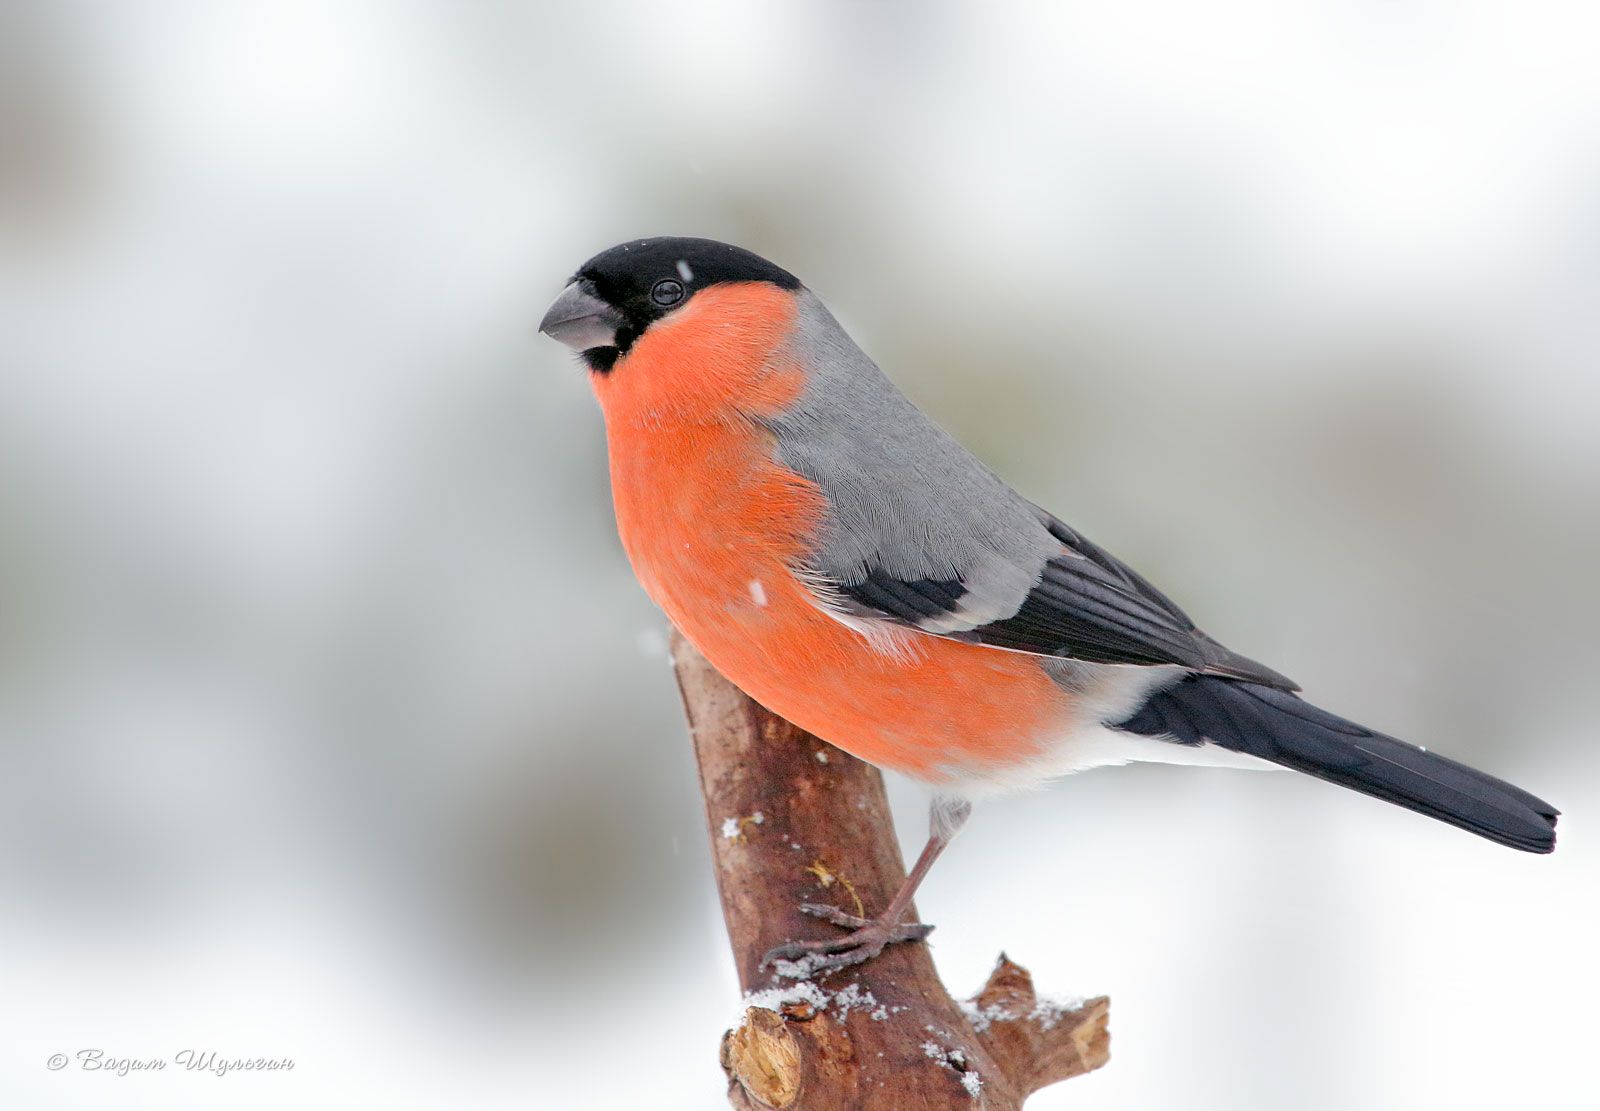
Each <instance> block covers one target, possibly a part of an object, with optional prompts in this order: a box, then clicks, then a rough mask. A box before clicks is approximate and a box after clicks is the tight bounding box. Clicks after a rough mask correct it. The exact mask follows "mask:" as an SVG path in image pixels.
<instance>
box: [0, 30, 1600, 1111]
mask: <svg viewBox="0 0 1600 1111" xmlns="http://www.w3.org/2000/svg"><path fill="white" fill-rule="evenodd" d="M0 13H3V14H0V20H3V22H0V306H3V308H0V312H3V317H0V983H3V984H4V985H5V995H6V999H7V1006H6V1007H5V1008H3V1009H0V1015H3V1017H0V1035H3V1037H0V1044H3V1045H4V1049H3V1050H0V1103H3V1104H4V1105H5V1106H7V1107H19V1108H34V1107H90V1108H92V1107H107V1108H110V1107H116V1108H162V1109H167V1108H181V1107H207V1108H210V1107H218V1106H228V1107H239V1108H278V1107H282V1106H286V1105H294V1106H300V1107H307V1108H322V1107H329V1108H342V1107H348V1106H352V1105H361V1106H382V1107H390V1108H438V1107H470V1108H475V1109H478V1108H482V1109H495V1108H527V1107H540V1108H543V1107H550V1108H589V1107H601V1108H612V1107H616V1108H627V1107H639V1106H645V1105H647V1104H648V1105H649V1106H651V1107H681V1108H694V1109H700V1108H714V1107H718V1106H722V1094H721V1092H722V1082H721V1075H720V1072H719V1070H718V1068H717V1065H716V1046H717V1039H718V1036H719V1034H720V1033H721V1031H722V1029H723V1027H724V1025H725V1023H726V1022H727V1021H728V1020H729V1019H730V1018H731V1017H732V1016H733V1015H734V1014H735V1013H736V1002H737V988H736V985H735V982H734V978H733V974H732V969H731V965H730V961H729V959H728V956H727V953H726V951H725V948H724V939H723V936H722V932H721V922H720V917H719V913H718V907H717V903H716V898H715V894H714V892H713V890H712V883H711V872H710V868H709V863H708V859H707V851H706V844H705V832H704V830H703V828H702V819H701V812H700V806H699V800H698V796H697V793H696V789H695V781H694V773H693V768H692V765H691V760H690V754H689V748H688V744H687V742H686V740H685V737H684V730H683V726H682V724H681V720H680V715H679V709H678V704H677V698H676V693H675V690H674V687H673V684H672V679H671V673H670V670H669V669H668V667H667V666H666V663H665V660H664V657H663V652H662V646H663V644H664V638H663V635H662V631H663V623H662V619H661V618H660V616H659V615H658V614H657V613H656V612H655V611H654V610H653V609H652V607H651V606H650V604H649V603H648V601H647V600H646V599H645V597H644V596H643V594H642V593H641V592H640V590H639V589H638V588H637V587H636V586H635V584H634V582H633V579H632V577H631V575H630V573H629V570H628V568H627V566H626V564H625V561H624V560H623V558H622V555H621V552H620V549H619V547H618V544H617V541H616V538H615V535H614V532H613V526H612V522H611V517H610V508H609V505H608V500H607V481H606V475H605V459H604V453H603V444H602V432H601V425H600V420H599V416H598V413H597V412H596V411H595V409H594V406H593V403H592V401H591V399H590V398H589V396H588V387H587V385H586V383H585V381H584V376H583V374H582V372H581V371H580V369H579V367H578V366H577V365H576V363H575V361H574V360H573V359H572V358H571V357H570V356H569V355H568V354H567V353H566V352H565V351H564V350H563V349H561V348H559V347H558V346H557V345H556V344H554V343H551V342H549V341H545V340H542V339H540V338H538V337H536V336H535V334H534V331H533V329H534V323H535V322H536V321H537V319H538V317H539V314H540V313H541V311H542V310H543V308H544V307H545V305H546V303H547V302H548V300H549V299H550V298H551V297H552V296H554V294H555V293H556V292H557V291H558V290H559V289H560V288H561V286H562V284H563V282H564V279H565V277H566V275H567V274H569V273H570V272H571V271H572V270H573V269H574V268H575V267H576V265H577V264H578V263H579V262H581V261H582V260H583V259H584V258H586V257H587V256H588V255H590V254H592V253H593V252H595V251H597V250H600V249H602V248H604V247H606V246H609V245H611V244H612V243H614V242H617V241H619V240H621V239H624V238H628V237H633V236H640V235H652V234H698V235H708V236H712V237H715V238H721V239H727V240H732V241H735V242H738V243H741V244H743V245H746V246H748V247H750V248H752V249H754V250H756V251H758V252H760V253H762V254H765V255H767V256H769V257H771V258H773V259H775V260H776V261H778V262H779V263H780V264H782V265H784V266H786V267H788V268H790V269H792V270H793V271H795V272H796V273H797V274H799V275H800V276H801V277H802V278H803V279H804V280H805V281H807V283H808V284H810V285H811V286H812V287H813V288H814V289H816V290H818V291H819V292H820V293H821V294H822V295H823V297H824V298H825V299H826V300H827V301H828V302H829V304H830V305H831V306H832V307H833V309H834V310H835V312H836V313H837V314H838V315H839V316H840V318H841V319H842V320H843V321H844V322H845V324H846V326H847V327H848V328H850V329H851V330H852V332H853V333H854V334H855V336H856V338H857V339H858V340H859V341H860V342H861V343H862V345H863V346H864V347H865V348H866V349H867V350H868V351H869V352H870V353H872V354H873V355H874V356H875V357H876V358H877V359H878V361H879V362H880V363H881V364H882V365H883V366H884V368H885V369H886V370H887V371H888V372H889V373H890V375H891V376H892V377H894V378H895V379H896V380H897V381H898V382H899V383H900V384H901V385H902V386H903V387H904V388H905V389H906V390H907V392H909V393H910V394H911V395H912V396H913V397H914V398H915V399H917V400H918V401H919V402H920V403H922V404H923V405H924V406H925V407H926V408H927V409H929V410H930V411H931V412H933V413H934V415H935V416H936V417H938V418H939V419H941V420H942V421H943V422H945V423H946V424H947V425H948V426H949V427H951V429H952V430H953V431H954V432H956V434H957V435H958V436H959V437H960V438H961V439H963V440H964V441H965V442H966V443H967V444H968V445H969V446H971V447H972V448H973V449H974V450H976V451H977V452H978V453H979V454H980V455H981V456H982V457H983V458H985V459H986V460H987V461H988V462H989V463H991V464H992V465H993V466H994V467H995V468H997V469H998V470H999V471H1000V472H1001V473H1003V474H1004V475H1005V476H1007V477H1008V478H1009V479H1011V480H1012V481H1013V482H1014V483H1015V484H1016V485H1018V486H1019V488H1020V489H1022V490H1023V491H1024V492H1025V493H1026V494H1028V495H1029V496H1030V497H1032V498H1034V499H1035V500H1037V501H1039V502H1041V503H1042V504H1044V505H1046V506H1048V507H1050V508H1052V509H1053V510H1055V511H1056V512H1058V513H1060V514H1061V515H1062V516H1063V517H1065V518H1066V519H1067V520H1069V521H1071V522H1072V523H1073V524H1074V525H1076V526H1078V527H1080V528H1082V529H1083V530H1084V531H1085V532H1087V533H1088V534H1089V535H1090V536H1091V537H1093V538H1095V539H1096V540H1098V541H1099V542H1100V543H1102V544H1104V545H1106V546H1107V547H1109V548H1110V549H1112V550H1113V551H1115V552H1117V553H1118V554H1119V555H1121V556H1123V557H1124V558H1125V559H1127V560H1128V561H1129V562H1131V563H1132V564H1133V565H1134V566H1136V567H1138V568H1140V569H1141V570H1142V571H1144V572H1145V573H1147V574H1148V575H1149V576H1151V577H1152V578H1154V579H1155V580H1156V581H1157V582H1159V583H1161V584H1162V585H1163V586H1165V587H1166V588H1167V589H1168V590H1169V591H1170V592H1171V593H1172V594H1173V595H1174V596H1175V597H1177V598H1178V599H1179V600H1180V601H1181V602H1182V603H1184V604H1185V605H1186V606H1187V608H1189V609H1190V611H1191V612H1192V613H1193V614H1194V615H1195V616H1196V618H1197V619H1198V620H1199V621H1200V623H1201V624H1202V625H1203V626H1204V627H1206V628H1207V629H1209V630H1211V631H1212V632H1214V633H1216V634H1217V635H1218V636H1220V637H1221V638H1222V639H1224V640H1225V641H1227V642H1228V643H1229V644H1231V645H1233V646H1235V647H1237V648H1238V649H1240V650H1241V651H1244V652H1246V653H1248V654H1250V655H1252V656H1255V657H1258V658H1260V659H1263V660H1266V661H1269V662H1270V663H1272V664H1273V665H1275V666H1277V667H1279V668H1281V669H1283V670H1284V671H1286V672H1287V673H1289V674H1291V675H1293V676H1295V677H1296V678H1298V679H1299V680H1300V681H1301V682H1302V683H1303V684H1304V685H1305V686H1306V688H1307V692H1308V694H1309V695H1310V696H1312V697H1313V698H1315V699H1316V700H1317V701H1319V702H1321V703H1323V704H1325V705H1327V706H1328V707H1329V708H1331V709H1334V710H1337V711H1340V712H1343V713H1345V714H1347V715H1350V716H1352V717H1356V718H1359V719H1361V720H1363V721H1366V722H1369V723H1371V724H1373V725H1375V726H1378V727H1382V728H1386V729H1388V730H1389V731H1391V732H1394V733H1397V734H1398V735H1400V736H1404V737H1407V738H1408V739H1412V740H1415V741H1417V742H1419V743H1425V744H1428V745H1430V746H1436V747H1438V748H1440V749H1441V750H1444V751H1447V752H1448V753H1450V754H1451V755H1454V756H1457V757H1460V758H1462V759H1465V760H1467V761H1469V762H1471V763H1474V764H1477V765H1479V766H1482V767H1484V768H1485V769H1487V770H1490V771H1492V772H1494V773H1496V774H1499V775H1502V776H1504V777H1506V778H1509V779H1511V780H1513V781H1514V782H1516V783H1518V784H1520V785H1523V786H1525V787H1527V788H1529V789H1531V790H1534V791H1536V792H1538V793H1541V794H1543V795H1545V796H1547V797H1548V798H1550V799H1551V800H1552V801H1554V802H1555V803H1556V804H1557V805H1558V806H1561V807H1562V808H1563V809H1564V810H1566V811H1567V818H1566V819H1565V820H1564V822H1563V825H1562V834H1563V839H1562V844H1561V846H1560V848H1559V850H1558V851H1557V853H1556V854H1555V856H1554V857H1551V858H1543V859H1541V858H1534V857H1529V856H1524V855H1520V854H1516V853H1512V852H1509V851H1507V850H1504V849H1500V848H1498V847H1495V846H1493V845H1490V844H1488V843H1487V842H1483V841H1480V840H1477V839H1475V838H1472V837H1470V836H1468V835H1466V834H1464V833H1461V832H1459V831H1457V830H1453V829H1450V828H1448V827H1445V826H1442V825H1436V824H1433V823H1430V822H1427V821H1425V820H1423V819H1421V818H1418V817H1416V816H1413V815H1410V814H1407V813H1404V812H1402V811H1399V810H1397V809H1391V808H1387V807H1384V806H1382V805H1380V804H1377V803H1374V802H1371V801H1368V800H1365V799H1362V798H1360V797H1358V796H1355V795H1351V794H1347V793H1344V792H1340V791H1337V790H1335V789H1333V788H1331V787H1327V786H1325V785H1323V784H1320V783H1316V782H1313V781H1310V780H1306V779H1302V778H1300V777H1295V776H1292V775H1289V774H1281V775H1245V774H1242V773H1228V772H1220V771H1209V770H1193V769H1167V768H1131V769H1118V770H1108V771H1098V772H1094V773H1091V774H1088V775H1084V776H1080V777H1077V778H1075V779H1072V780H1069V781H1067V782H1064V783H1061V784H1058V785H1056V786H1055V787H1053V788H1052V789H1050V790H1049V791H1047V792H1042V793H1039V794H1034V795H1029V796H1025V797H1021V798H1017V799H1014V800H1008V801H1002V802H998V803H995V804H992V805H990V806H988V807H986V808H984V809H981V810H980V811H979V813H978V815H977V816H976V819H975V820H974V821H973V823H972V824H971V826H970V827H969V832H968V833H966V834H964V835H963V837H962V839H961V840H960V841H959V842H958V843H957V844H956V846H955V848H954V849H953V850H952V851H951V852H950V854H949V855H948V857H947V858H946V860H945V861H944V862H943V863H942V864H941V866H940V868H939V869H938V870H936V871H935V872H934V875H933V877H932V879H931V880H930V881H929V884H928V886H927V887H926V888H925V890H924V894H923V897H922V899H921V900H920V902H921V907H922V910H923V913H924V915H925V916H926V917H927V918H928V920H930V921H933V922H936V923H938V925H939V931H938V933H936V934H935V935H934V938H933V945H934V949H935V952H936V955H937V958H938V961H939V964H940V966H941V969H942V971H943V972H944V974H945V977H946V980H947V982H948V983H949V985H950V986H951V988H952V990H954V991H957V992H966V991H970V990H972V989H974V988H976V987H977V986H978V985H979V983H981V981H982V979H983V977H984V975H985V974H986V972H987V970H988V967H989V965H990V963H991V961H992V960H993V959H994V957H995V955H996V953H997V952H998V951H999V950H1000V949H1001V948H1002V947H1004V948H1005V949H1006V950H1007V951H1008V952H1009V953H1011V954H1012V955H1013V956H1015V957H1016V958H1017V959H1019V960H1021V961H1022V962H1024V963H1025V964H1027V965H1028V966H1030V967H1031V968H1032V969H1033V971H1034V972H1035V974H1036V976H1037V978H1038V981H1039V983H1040V984H1041V986H1042V987H1044V988H1046V989H1053V990H1056V991H1060V992H1064V993H1074V992H1081V993H1091V992H1101V991H1104V992H1108V993H1110V994H1111V995H1112V997H1113V1029H1114V1057H1113V1061H1112V1064H1111V1065H1110V1067H1109V1068H1107V1069H1105V1070H1104V1071H1103V1072H1100V1073H1097V1074H1095V1075H1093V1076H1090V1077H1087V1078H1083V1079H1079V1080H1074V1081H1072V1082H1070V1083H1069V1084H1067V1085H1063V1086H1062V1087H1060V1088H1059V1089H1056V1090H1053V1091H1051V1092H1049V1093H1046V1094H1044V1095H1041V1096H1040V1097H1038V1098H1037V1099H1036V1101H1035V1102H1034V1103H1033V1104H1031V1105H1030V1106H1034V1107H1038V1108H1041V1109H1046V1108H1052V1107H1061V1108H1065V1107H1071V1108H1074V1109H1079V1111H1087V1109H1096V1111H1109V1109H1129V1108H1171V1107H1180V1106H1181V1107H1184V1108H1187V1109H1193V1111H1203V1109H1219V1111H1220V1109H1229V1111H1237V1109H1245V1108H1253V1109H1282V1108H1290V1107H1292V1108H1299V1109H1311V1111H1334V1109H1338V1111H1345V1109H1349V1108H1352V1107H1360V1108H1363V1109H1367V1111H1379V1109H1396V1111H1398V1109H1406V1111H1417V1109H1432V1108H1451V1109H1475V1108H1500V1107H1505V1106H1519V1107H1540V1108H1550V1109H1565V1108H1588V1107H1594V1106H1597V1105H1600V1093H1597V1086H1596V1082H1595V1080H1594V1078H1593V1069H1592V1067H1591V1064H1590V1059H1591V1057H1592V1041H1593V1034H1594V1030H1595V1023H1594V1019H1593V1012H1592V1004H1593V999H1594V996H1595V992H1596V991H1597V990H1600V967H1597V958H1596V951H1595V943H1594V938H1595V934H1596V927H1597V920H1596V919H1597V912H1600V847H1597V846H1596V844H1595V841H1594V839H1593V837H1592V835H1591V832H1590V828H1589V826H1588V824H1587V817H1588V815H1589V814H1591V813H1593V812H1594V811H1595V808H1596V807H1597V806H1600V777H1597V775H1596V772H1597V770H1600V749H1597V746H1596V736H1595V724H1594V721H1595V712H1594V691H1595V687H1596V679H1595V676H1596V672H1597V667H1600V651H1597V648H1596V637H1595V634H1594V630H1595V628H1596V627H1597V623H1600V585H1597V583H1596V578H1595V568H1596V566H1597V563H1600V513H1597V509H1600V437H1597V436H1596V434H1595V428H1596V421H1597V418H1600V385H1597V376H1596V368H1597V365H1600V312H1597V308H1600V66H1597V65H1596V64H1595V58H1596V56H1597V47H1600V14H1597V13H1596V9H1595V8H1594V7H1593V5H1590V4H1583V3H1577V2H1572V3H1554V4H1551V3H1519V4H1509V3H1503V4H1493V3H1480V4H1472V3H1430V2H1406V3H1396V4H1382V5H1379V4H1354V3H1247V2H1224V3H1214V4H1206V5H1186V4H1151V3H1140V2H1133V3H1123V4H1115V5H1107V4H1093V5H1090V4H1060V3H1056V4H1042V5H1037V6H1018V5H1007V4H984V5H978V4H968V5H960V4H954V3H917V4H911V3H900V4H896V3H879V4H872V5H863V4H854V3H848V2H844V0H835V2H832V3H815V2H813V3H798V2H791V3H767V4H749V3H735V2H731V0H730V2H726V3H717V4H701V3H696V2H692V0H679V2H677V3H653V4H636V5H616V4H598V3H584V4H576V3H569V4H554V3H543V4H533V3H511V2H504V3H485V4H444V3H436V4H425V3H385V2H378V0H371V2H359V0H340V2H333V0H277V2H274V3H270V4H266V3H257V4H247V3H239V4H231V3H217V2H210V0H207V2H201V0H193V2H189V3H181V2H174V3H163V2H153V3H141V4H137V5H134V4H90V3H76V2H71V0H48V2H46V0H39V2H37V3H34V4H31V5H30V4H27V3H13V4H8V5H6V6H5V7H4V8H3V9H0ZM892 790H894V792H895V798H896V803H897V806H898V807H899V809H900V811H901V814H902V818H903V827H902V828H903V832H904V833H905V839H906V842H907V843H908V844H912V845H913V846H914V844H915V843H918V842H920V838H921V835H922V820H921V806H922V799H921V797H920V795H919V794H918V792H917V791H916V790H914V789H912V788H910V787H906V786H905V785H903V784H895V785H892ZM86 1047H99V1048H102V1049H103V1050H105V1051H106V1053H107V1054H108V1055H117V1056H137V1057H148V1056H169V1057H170V1055H171V1054H172V1053H174V1052H176V1051H178V1050H180V1049H183V1048H186V1047H193V1048H199V1049H202V1050H205V1049H215V1050H217V1051H218V1052H219V1053H221V1054H223V1055H225V1056H236V1055H243V1056H275V1057H276V1056H288V1057H292V1058H293V1059H294V1060H295V1061H296V1068H295V1070H294V1071H293V1072H292V1073H287V1074H269V1075H233V1076H227V1077H222V1078H217V1077H213V1076H191V1075H183V1074H177V1073H174V1072H173V1071H172V1070H170V1069H169V1070H168V1072H166V1073H163V1074H159V1075H132V1076H126V1077H116V1076H108V1075H101V1074H94V1073H86V1072H81V1071H79V1070H78V1069H77V1067H76V1066H75V1065H74V1066H72V1067H69V1068H68V1069H66V1070H64V1071H61V1072H51V1071H49V1070H48V1069H47V1068H46V1066H45V1062H46V1059H47V1058H48V1057H49V1056H50V1055H51V1054H53V1053H57V1052H65V1053H69V1054H70V1053H75V1052H76V1051H77V1050H79V1049H82V1048H86ZM619 1049H620V1050H625V1052H624V1053H623V1055H622V1056H621V1057H620V1058H619V1056H618V1054H619Z"/></svg>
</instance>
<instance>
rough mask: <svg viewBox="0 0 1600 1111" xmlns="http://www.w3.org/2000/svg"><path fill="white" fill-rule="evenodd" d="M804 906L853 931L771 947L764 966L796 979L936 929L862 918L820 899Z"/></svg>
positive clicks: (917, 938) (844, 965) (863, 958)
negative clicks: (825, 938) (832, 936)
mask: <svg viewBox="0 0 1600 1111" xmlns="http://www.w3.org/2000/svg"><path fill="white" fill-rule="evenodd" d="M800 909H801V910H802V911H804V912H805V913H806V914H809V915H811V916H812V917H813V918H821V919H824V920H826V921H828V922H832V923H833V924H834V925H835V926H840V927H843V928H844V929H847V930H849V931H850V932H849V933H847V934H845V935H844V936H843V937H835V938H830V939H828V940H826V941H791V942H789V943H788V944H786V945H779V946H778V947H777V948H775V949H770V950H768V951H767V955H766V956H764V957H762V958H761V967H762V968H767V967H769V966H770V967H771V968H773V969H774V970H775V971H776V972H777V973H778V975H779V976H787V977H789V978H790V979H792V980H809V979H810V978H811V977H813V976H816V975H818V974H820V973H824V972H832V971H834V970H835V969H839V968H848V967H850V966H851V965H853V964H860V963H861V962H862V961H869V960H871V959H872V958H873V957H876V956H877V955H878V954H879V953H881V952H883V950H884V948H885V947H887V946H889V945H892V944H894V943H895V942H897V941H921V940H922V939H923V938H925V937H927V936H928V935H929V934H931V933H932V932H933V927H932V926H928V925H925V924H923V923H921V922H889V921H886V920H885V919H883V918H859V917H857V916H856V915H854V914H846V913H845V912H844V911H842V910H840V909H839V908H838V907H830V906H826V905H824V904H820V903H805V904H803V905H802V906H801V907H800Z"/></svg>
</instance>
